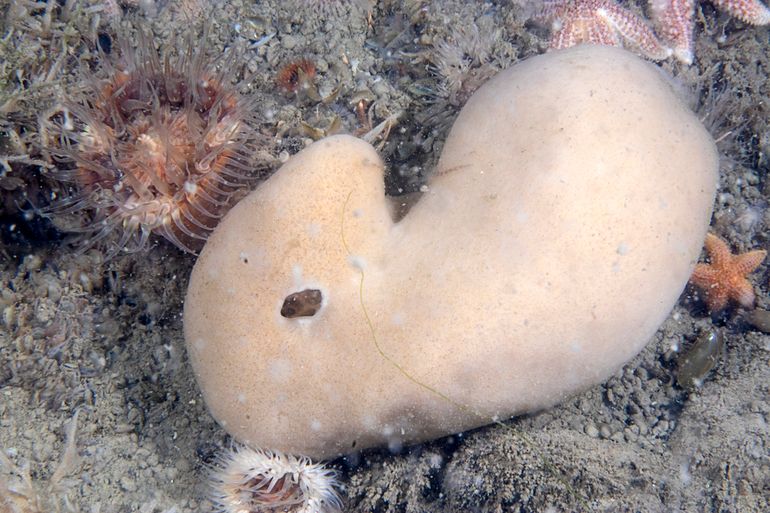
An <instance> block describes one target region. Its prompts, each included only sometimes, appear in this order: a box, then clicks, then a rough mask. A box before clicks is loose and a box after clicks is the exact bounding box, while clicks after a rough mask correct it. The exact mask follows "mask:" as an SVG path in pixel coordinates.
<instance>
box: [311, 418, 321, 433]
mask: <svg viewBox="0 0 770 513" xmlns="http://www.w3.org/2000/svg"><path fill="white" fill-rule="evenodd" d="M310 429H312V430H313V431H321V421H319V420H318V419H313V420H311V421H310Z"/></svg>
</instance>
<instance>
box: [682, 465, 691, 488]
mask: <svg viewBox="0 0 770 513" xmlns="http://www.w3.org/2000/svg"><path fill="white" fill-rule="evenodd" d="M679 479H681V480H682V484H683V485H685V486H687V485H688V484H690V481H691V480H692V475H691V474H690V464H689V463H688V462H686V461H685V462H684V463H682V464H681V465H679Z"/></svg>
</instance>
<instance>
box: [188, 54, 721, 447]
mask: <svg viewBox="0 0 770 513" xmlns="http://www.w3.org/2000/svg"><path fill="white" fill-rule="evenodd" d="M717 164H718V159H717V153H716V150H715V147H714V143H713V141H712V139H711V137H710V136H709V134H708V133H707V132H706V130H705V129H704V128H703V127H702V126H701V124H700V123H699V122H698V120H697V119H696V118H695V116H694V115H693V114H692V113H691V112H690V111H688V110H687V109H686V108H685V107H684V106H683V105H682V104H681V103H680V101H679V100H678V99H677V98H676V96H675V95H674V94H673V93H672V92H671V90H670V88H669V86H668V84H667V83H666V82H665V81H664V80H663V78H662V77H661V76H660V74H659V73H658V71H657V70H656V69H655V68H654V67H653V66H652V65H650V64H648V63H646V62H643V61H641V60H639V59H638V58H636V57H635V56H633V55H631V54H629V53H626V52H624V51H622V50H619V49H614V48H605V47H593V46H581V47H576V48H572V49H569V50H565V51H558V52H551V53H548V54H546V55H542V56H539V57H535V58H532V59H529V60H526V61H524V62H522V63H519V64H517V65H515V66H514V67H512V68H511V69H509V70H507V71H505V72H502V73H500V74H499V75H498V76H497V77H495V78H494V79H492V80H491V81H490V82H489V83H487V84H486V85H485V86H483V87H482V88H481V89H480V90H479V91H478V92H477V93H475V94H474V95H473V97H472V98H471V99H470V100H469V102H468V104H467V105H466V106H465V108H464V109H463V111H462V112H461V113H460V115H459V117H458V119H457V122H456V123H455V125H454V127H453V129H452V132H451V134H450V136H449V138H448V140H447V142H446V145H445V148H444V153H443V155H442V157H441V161H440V163H439V166H438V169H437V170H436V171H435V173H434V176H433V177H432V179H431V181H430V183H429V187H428V192H427V193H426V194H424V196H423V197H422V198H421V199H420V200H419V201H418V203H417V204H416V205H415V206H414V207H413V208H412V210H411V211H409V212H408V214H407V215H406V216H405V217H404V218H403V219H402V220H400V221H399V222H398V223H394V222H393V220H392V216H391V211H390V208H389V204H388V201H387V200H386V198H385V196H384V191H383V165H382V162H381V161H380V159H379V157H378V156H377V153H376V152H375V151H374V149H373V148H372V147H371V146H370V145H368V144H366V143H364V142H362V141H360V140H358V139H355V138H352V137H347V136H338V137H331V138H327V139H324V140H321V141H319V142H317V143H315V144H313V145H311V146H310V147H308V148H307V149H305V150H303V151H302V152H300V153H299V154H298V155H296V156H295V157H293V158H292V159H291V160H290V161H289V162H287V163H286V165H284V166H283V167H282V168H281V169H280V170H279V171H278V172H277V173H276V174H275V175H274V176H273V177H271V178H270V179H269V180H268V181H267V182H266V183H264V184H263V185H262V186H261V187H260V188H259V189H258V190H257V191H255V192H254V193H252V194H251V195H250V196H248V197H247V198H246V199H244V200H243V201H242V202H241V203H239V204H238V205H237V206H236V207H235V208H234V209H233V210H232V211H231V212H230V213H229V214H228V215H227V217H226V218H225V219H224V220H223V222H222V223H221V224H220V225H219V227H218V228H217V229H216V231H215V233H214V234H213V236H212V237H211V238H210V239H209V241H208V243H207V244H206V247H205V248H204V251H203V253H202V254H201V257H200V258H199V260H198V262H197V263H196V265H195V269H194V270H193V274H192V277H191V280H190V286H189V291H188V296H187V300H186V303H185V318H184V324H185V337H186V340H187V343H188V349H189V354H190V359H191V361H192V364H193V367H194V369H195V373H196V376H197V378H198V380H199V382H200V385H201V389H202V391H203V395H204V398H205V400H206V403H207V404H208V406H209V408H210V410H211V412H212V413H213V415H214V416H215V417H216V418H217V419H218V420H219V421H220V422H221V423H222V425H223V426H224V427H225V428H226V429H227V430H228V431H229V432H230V433H231V434H232V435H233V436H234V437H235V438H236V439H238V440H239V441H241V442H243V443H245V444H248V445H251V446H255V447H263V448H269V449H277V450H281V451H285V452H288V453H293V454H304V455H307V456H311V457H315V458H328V457H333V456H335V455H338V454H342V453H346V452H350V451H352V450H358V449H363V448H366V447H371V446H376V445H385V444H391V445H393V444H395V445H399V444H402V443H409V442H415V441H421V440H426V439H431V438H435V437H439V436H442V435H446V434H450V433H454V432H458V431H462V430H465V429H468V428H472V427H475V426H479V425H482V424H485V423H488V422H490V420H491V419H492V418H494V417H499V418H505V417H508V416H511V415H514V414H517V413H521V412H526V411H531V410H534V409H538V408H544V407H547V406H549V405H552V404H554V403H556V402H559V401H561V400H563V399H564V398H565V397H567V396H568V395H570V394H573V393H575V392H577V391H579V390H581V389H584V388H586V387H588V386H590V385H593V384H595V383H598V382H600V381H602V380H604V379H606V378H607V376H609V375H610V374H611V373H613V372H615V371H616V370H617V369H618V368H619V367H620V366H621V365H622V364H623V363H625V362H626V361H628V360H629V359H630V358H632V357H633V356H634V355H635V354H636V353H637V352H638V351H639V350H640V349H641V348H642V347H643V346H644V344H645V343H646V342H647V341H648V340H649V339H650V337H651V336H652V335H653V334H654V332H655V330H656V329H657V328H658V326H659V325H660V324H661V323H662V322H663V320H664V319H665V318H666V316H667V315H668V313H669V312H670V310H671V308H672V307H673V305H674V303H675V302H676V301H677V298H678V296H679V294H680V293H681V291H682V289H683V288H684V286H685V284H686V282H687V279H688V277H689V275H690V270H691V268H692V265H693V264H694V262H695V261H696V259H697V257H698V255H699V252H700V249H701V245H702V242H703V238H704V236H705V233H706V229H707V227H708V224H709V219H710V215H711V205H712V201H713V198H714V194H715V186H716V179H717V178H716V176H717V167H718V165H717ZM362 271H363V285H362V284H361V273H362ZM308 291H310V292H308ZM314 291H320V294H319V293H317V292H314ZM293 294H299V295H295V296H292V295H293ZM303 294H304V295H303ZM297 297H299V298H300V299H298V300H296V301H292V300H291V298H297ZM287 298H288V300H287ZM362 303H363V306H362ZM287 305H288V306H287ZM308 305H309V306H308ZM300 307H302V308H305V307H308V308H309V309H307V310H306V311H304V314H305V315H306V316H304V317H296V316H291V315H289V316H286V314H287V313H290V314H296V312H297V310H298V309H299V308H300ZM282 310H283V314H282ZM367 316H368V319H367ZM370 323H371V324H370ZM380 350H381V351H382V352H380Z"/></svg>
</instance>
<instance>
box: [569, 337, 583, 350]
mask: <svg viewBox="0 0 770 513" xmlns="http://www.w3.org/2000/svg"><path fill="white" fill-rule="evenodd" d="M569 350H570V351H572V352H573V353H579V352H581V351H582V350H583V345H582V344H581V343H580V341H578V340H572V341H571V342H570V343H569Z"/></svg>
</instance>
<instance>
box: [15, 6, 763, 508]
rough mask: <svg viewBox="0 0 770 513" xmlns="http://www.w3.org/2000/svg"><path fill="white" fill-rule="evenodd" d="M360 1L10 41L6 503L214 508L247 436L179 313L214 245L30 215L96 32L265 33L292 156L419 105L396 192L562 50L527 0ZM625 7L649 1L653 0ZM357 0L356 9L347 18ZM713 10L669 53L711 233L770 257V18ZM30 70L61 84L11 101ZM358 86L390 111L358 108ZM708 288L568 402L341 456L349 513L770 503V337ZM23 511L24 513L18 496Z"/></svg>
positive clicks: (105, 10)
mask: <svg viewBox="0 0 770 513" xmlns="http://www.w3.org/2000/svg"><path fill="white" fill-rule="evenodd" d="M285 3H286V4H288V3H289V2H285ZM318 3H320V2H318ZM360 3H361V2H359V1H358V0H353V1H351V2H348V3H344V5H343V6H342V7H341V8H340V9H338V10H335V9H332V8H329V6H327V7H326V8H325V10H323V12H321V13H320V14H316V15H314V14H312V13H311V7H312V4H315V2H310V1H308V2H300V3H298V5H299V7H295V6H291V5H283V4H284V2H278V1H274V2H264V3H260V4H259V5H252V4H251V3H250V2H245V1H243V2H241V1H235V2H215V4H216V5H215V8H214V11H213V15H211V16H209V15H208V14H207V11H206V8H205V3H204V2H203V1H201V0H199V1H195V0H186V1H176V2H172V1H169V2H157V3H153V2H121V3H120V6H119V7H120V9H119V11H110V8H111V5H112V3H111V2H96V1H91V2H83V3H82V4H83V5H84V6H86V7H88V6H91V7H95V9H91V10H90V11H88V12H85V11H83V12H81V13H79V14H78V16H77V17H73V18H71V19H67V20H62V19H59V18H57V16H58V11H56V10H54V12H52V19H53V27H54V28H55V27H60V28H61V27H66V28H67V31H68V32H66V33H67V34H69V35H68V36H66V37H65V38H64V41H65V45H64V47H66V48H68V49H69V50H68V53H67V58H62V59H61V60H57V58H58V57H59V56H60V55H62V53H61V51H60V50H59V49H60V48H62V46H60V45H61V38H59V39H57V41H59V43H58V44H57V45H54V46H53V47H51V48H54V50H51V51H45V49H46V48H47V47H46V46H45V45H46V44H48V43H50V41H52V40H53V39H55V38H54V37H53V36H52V35H51V34H52V31H51V30H47V29H46V27H45V26H36V25H34V24H31V23H29V21H30V19H29V18H24V19H23V20H22V21H18V20H17V21H16V22H15V24H14V27H15V28H14V34H13V35H12V36H11V37H10V38H6V39H5V40H3V41H2V42H0V52H1V53H2V55H3V58H4V60H5V67H4V68H3V67H2V66H0V69H1V70H2V75H0V94H2V96H0V105H4V109H5V110H4V111H3V112H6V115H5V117H4V119H3V120H2V125H0V128H2V130H4V131H5V132H4V133H3V134H2V135H0V154H1V155H14V156H15V157H16V158H15V159H11V160H14V162H13V163H12V164H9V168H10V169H5V168H3V169H4V170H2V174H0V199H2V206H0V216H2V218H1V219H0V237H1V238H0V242H2V245H1V246H0V313H2V315H1V316H0V449H2V451H3V454H4V455H5V457H4V458H2V457H0V497H3V496H4V495H3V494H5V496H9V493H8V492H9V488H10V489H12V490H14V491H15V492H16V494H15V495H14V497H15V499H14V500H15V504H16V505H17V506H20V507H21V511H23V512H25V513H29V512H38V511H41V512H42V511H45V512H50V511H65V512H68V511H77V512H84V513H91V512H93V513H97V512H98V513H113V512H115V513H119V512H120V513H122V512H136V511H139V512H143V513H160V512H176V513H183V512H184V513H186V512H198V511H207V510H208V508H209V504H208V501H207V497H206V496H207V491H208V490H207V484H206V476H207V472H208V467H209V466H210V465H211V464H213V463H214V461H215V457H216V454H217V452H218V451H219V450H220V449H221V448H223V447H227V446H228V445H229V444H230V443H231V441H230V440H229V438H228V436H227V435H226V433H225V432H224V431H223V430H222V429H221V428H219V427H218V426H217V425H216V423H215V422H214V421H213V419H212V418H211V417H210V416H209V415H208V413H207V412H206V409H205V407H204V405H203V404H202V401H201V398H200V394H199V392H198V389H197V385H196V383H195V381H194V378H193V376H192V373H191V369H190V367H189V364H188V362H187V360H186V355H185V351H184V345H183V338H182V320H181V316H180V312H181V309H182V300H183V297H184V293H185V289H186V284H187V278H188V275H189V272H190V269H191V267H192V264H193V262H194V256H191V255H186V254H183V253H181V252H180V251H179V250H178V249H176V248H175V247H173V246H172V245H171V244H169V243H167V242H165V241H163V240H160V239H155V241H154V244H153V246H152V247H151V248H149V251H148V252H147V253H144V254H138V255H122V256H119V257H116V258H114V259H112V260H110V261H107V262H104V261H103V256H104V255H103V253H102V252H101V251H99V249H94V250H91V251H89V252H86V253H85V254H82V255H77V254H75V252H74V250H73V247H72V245H70V244H68V243H67V239H66V237H65V234H64V233H63V232H60V231H59V230H58V229H57V228H56V225H53V224H52V223H51V222H50V221H48V220H46V219H41V218H40V217H39V216H36V215H34V213H30V214H28V215H24V213H23V212H22V211H21V210H20V208H19V206H20V207H22V208H28V203H26V202H25V194H26V196H27V197H29V198H30V199H31V200H32V201H33V202H34V203H35V204H40V203H39V202H38V201H39V200H40V201H42V200H44V199H45V198H46V197H49V196H50V194H51V192H57V193H59V192H61V191H64V189H65V188H64V187H62V186H61V185H58V184H57V183H56V182H54V181H52V180H49V179H46V178H45V177H41V175H40V174H39V170H38V168H37V167H36V166H35V165H34V164H35V163H36V161H38V160H41V161H45V160H46V156H45V155H44V154H42V153H41V151H40V149H39V147H37V146H36V145H35V141H36V140H39V137H38V134H37V133H36V129H37V127H38V125H37V124H36V123H35V119H36V116H37V114H38V113H39V112H43V111H44V110H45V109H47V108H50V107H51V106H52V105H53V104H54V103H55V98H56V94H57V93H56V90H57V89H61V90H65V91H66V90H68V88H72V87H73V84H75V83H76V80H77V78H76V77H77V76H78V75H77V73H78V72H77V68H78V62H77V61H78V60H80V61H85V62H88V60H89V59H88V58H87V57H88V53H87V52H88V51H89V48H90V51H91V52H93V44H92V43H89V41H93V40H94V39H95V38H100V39H102V40H104V39H105V38H107V39H110V40H112V39H113V38H114V37H115V34H116V33H117V32H119V31H126V30H130V28H131V27H135V26H138V25H141V26H142V27H146V29H147V30H148V31H149V32H151V33H153V34H154V35H155V38H156V40H157V41H164V40H168V38H169V34H172V33H174V32H177V31H181V30H183V29H184V27H186V26H188V25H193V26H195V25H196V24H197V25H200V23H201V22H202V21H203V19H204V18H213V21H212V24H211V39H212V41H213V43H212V44H214V45H217V44H219V45H221V44H223V43H224V42H227V43H230V42H231V41H232V40H233V39H237V38H239V37H240V38H242V39H243V40H248V41H250V42H252V46H253V48H252V49H251V50H250V51H249V52H248V53H247V54H245V56H244V59H245V60H246V67H247V68H248V69H249V70H250V71H252V72H254V73H255V82H254V83H255V86H254V94H258V95H262V96H263V101H262V103H261V105H263V106H264V109H265V112H269V113H271V114H272V117H271V121H270V123H267V124H266V127H265V129H266V130H270V131H272V133H275V134H277V135H278V136H280V142H279V146H278V148H276V154H278V155H279V156H280V154H283V155H284V156H285V155H288V154H291V153H294V152H296V151H297V150H298V149H299V148H301V147H303V146H304V145H305V144H307V143H308V142H309V140H310V139H311V138H312V137H318V136H320V135H323V134H324V133H326V132H327V131H329V127H334V126H335V124H338V125H339V126H341V127H342V130H343V131H347V132H351V133H359V134H363V133H365V132H367V131H369V130H370V129H371V128H373V127H374V126H376V125H377V124H378V123H380V122H382V121H383V120H384V119H386V118H388V117H389V116H395V115H398V114H399V113H401V116H400V118H399V120H398V123H397V124H396V125H395V126H394V127H393V129H392V130H390V132H389V134H388V137H387V140H386V141H383V140H382V138H381V137H379V138H375V144H378V145H379V147H380V150H381V153H382V154H383V156H384V158H385V159H386V161H387V162H388V164H389V165H390V166H391V170H392V173H391V176H389V178H388V181H387V185H388V188H389V191H390V192H391V193H394V194H395V193H401V192H411V191H414V190H416V189H418V188H419V186H420V185H421V183H423V180H424V176H425V175H426V174H427V173H428V172H429V171H430V169H431V168H432V166H433V165H434V163H435V161H436V159H437V157H438V155H439V153H440V150H441V141H443V140H444V138H445V136H446V133H447V131H448V129H449V127H450V126H451V122H452V120H453V119H454V116H455V115H456V113H457V112H458V110H459V108H460V107H461V106H462V104H463V102H464V101H465V99H467V97H468V95H469V94H470V93H471V92H472V91H473V90H475V88H476V87H478V85H479V84H481V83H483V81H484V80H485V79H486V78H487V77H488V76H490V75H491V74H493V73H494V72H495V70H497V69H501V68H505V67H507V66H509V65H510V64H511V63H512V62H515V61H516V60H518V59H522V58H525V57H527V56H530V55H534V54H537V53H540V52H542V51H544V50H545V48H546V46H547V37H548V31H547V29H546V28H544V27H539V26H537V25H534V24H532V23H525V20H526V15H525V14H526V11H525V9H524V8H523V7H522V6H520V5H518V4H520V3H521V2H513V3H511V2H506V1H500V2H491V3H480V2H479V3H476V2H469V3H468V4H469V5H468V6H465V5H464V4H466V2H463V1H460V0H445V1H438V0H434V1H432V2H431V1H418V0H403V1H396V0H386V1H384V2H383V1H380V2H378V3H377V4H376V6H375V7H374V9H373V10H372V11H371V16H370V17H369V16H368V14H367V12H366V11H365V10H364V11H362V10H360V9H359V4H360ZM624 3H625V4H626V5H629V6H631V7H632V8H633V9H635V10H636V11H637V12H641V10H640V9H639V5H637V4H640V3H641V2H624ZM148 6H149V7H148ZM351 9H352V10H353V11H354V13H355V14H354V16H353V22H352V24H347V23H348V22H347V21H343V20H344V18H343V17H342V16H341V15H344V14H345V13H347V12H349V11H350V10H351ZM337 11H339V12H337ZM0 12H2V13H4V15H5V18H6V22H5V26H4V30H3V33H5V32H6V31H7V30H8V25H7V23H8V21H7V20H8V18H9V16H10V15H11V14H13V12H14V11H12V10H10V9H9V4H8V0H4V1H0ZM698 12H699V15H698V16H697V28H696V31H697V40H696V46H695V49H696V50H695V51H696V62H695V63H694V64H693V65H692V66H684V65H681V64H679V63H676V62H673V61H672V62H664V63H662V65H661V68H662V69H663V70H664V71H665V72H666V73H668V74H669V75H670V76H672V77H673V78H674V81H675V82H676V83H677V84H678V85H679V87H680V88H681V90H682V91H683V92H686V93H688V94H689V97H690V99H691V100H690V102H691V104H692V106H693V107H694V108H695V109H696V110H697V111H698V112H699V113H700V114H701V115H702V117H703V118H704V120H705V122H706V124H707V125H708V126H709V128H710V129H711V131H712V133H713V134H714V136H715V138H718V139H720V142H719V147H720V151H721V154H722V166H721V171H720V173H721V179H720V185H719V192H718V197H717V201H716V204H715V214H714V219H713V222H712V230H713V231H714V232H715V233H717V234H719V235H720V236H722V237H724V238H726V239H727V240H728V241H729V242H730V244H731V245H732V247H733V248H734V249H736V250H741V251H745V250H748V249H752V248H765V249H767V247H768V233H770V211H768V209H767V207H768V201H767V196H768V194H770V184H768V183H767V171H768V168H769V167H770V162H769V161H768V158H767V155H768V154H770V127H768V125H767V120H768V119H770V106H768V105H769V104H768V98H767V97H766V96H765V95H766V92H767V91H770V79H769V78H768V77H770V53H769V52H768V44H770V43H768V29H767V28H752V27H747V26H745V25H744V24H742V23H740V22H738V21H736V20H734V19H730V18H728V17H726V16H725V15H723V14H720V13H718V12H717V11H715V10H714V9H713V7H712V5H711V4H710V3H708V2H701V3H699V7H698ZM43 14H44V13H43V12H42V11H41V12H37V13H35V15H34V17H33V18H32V20H33V21H34V20H38V21H40V20H41V18H42V17H43ZM97 15H98V16H99V20H98V21H97V20H96V17H97ZM470 20H475V23H469V21H470ZM57 23H58V25H57ZM346 24H347V25H346ZM473 27H482V28H481V29H480V30H477V31H474V28H473ZM271 34H274V35H272V37H270V39H269V40H268V41H267V42H265V41H264V39H266V37H267V36H270V35H271ZM217 41H219V43H216V42H217ZM469 41H471V42H472V44H471V43H469ZM41 44H42V45H43V46H40V45H41ZM463 45H464V46H463ZM458 46H459V47H461V48H464V49H463V50H461V51H460V53H459V54H458V50H457V48H458ZM27 50H31V51H27ZM25 52H26V53H25ZM84 55H85V57H84ZM453 55H454V56H457V55H463V56H464V57H463V59H464V61H453ZM301 57H308V58H311V59H313V60H314V61H315V62H316V66H317V68H318V70H319V77H318V80H317V82H316V84H317V88H318V92H319V95H320V96H322V97H326V98H329V96H330V95H332V94H334V91H335V90H336V88H337V87H338V86H339V87H341V92H340V93H339V96H338V97H336V98H331V99H330V100H329V101H328V102H327V103H324V102H318V101H315V100H313V99H312V98H306V97H305V98H296V97H290V96H287V95H286V94H284V93H282V92H280V91H278V90H276V88H275V86H274V82H273V80H274V76H275V73H276V72H277V70H278V68H280V67H281V66H282V65H283V64H285V63H286V62H288V61H289V60H291V59H296V58H301ZM56 62H58V64H56V66H54V64H55V63H56ZM452 62H455V64H456V65H450V64H451V63H452ZM458 62H459V64H458ZM16 67H25V68H26V69H27V71H26V72H25V75H24V78H28V77H29V78H30V79H31V78H35V77H36V78H37V79H38V80H41V79H42V78H48V79H50V80H49V81H50V82H51V83H52V85H50V86H43V87H40V88H39V89H34V91H33V92H32V93H30V94H27V95H26V96H25V97H24V98H23V99H22V101H19V102H15V103H14V104H13V105H9V104H7V103H6V100H7V99H8V96H7V95H8V94H9V93H10V92H12V91H14V90H15V88H16V87H17V86H18V78H19V76H18V75H17V74H15V73H14V69H15V68H16ZM41 77H42V78H41ZM28 85H29V83H28ZM361 100H365V104H364V105H365V106H366V108H367V109H369V108H370V107H371V115H372V119H371V121H370V120H369V119H367V116H363V117H359V116H358V115H357V113H356V106H357V105H358V103H359V102H360V101H361ZM335 119H339V121H335ZM302 122H304V123H305V125H304V128H303V125H302ZM9 129H11V130H15V131H16V132H17V133H19V132H20V133H21V134H22V135H23V137H22V143H23V144H21V145H20V144H19V141H16V140H14V138H13V137H11V136H9V132H8V130H9ZM381 135H383V134H381ZM25 150H26V151H25ZM20 155H26V156H24V157H20ZM17 204H18V205H19V206H17ZM62 223H63V222H59V224H58V226H62ZM767 279H768V267H767V264H765V265H763V266H761V267H760V268H759V270H758V271H757V272H756V273H755V274H754V275H753V276H752V281H753V283H754V284H755V287H756V291H757V296H758V305H759V307H760V308H763V309H767V308H769V307H770V298H768V287H767ZM693 292H694V291H693V290H690V289H689V288H688V289H687V290H686V291H685V293H684V294H683V295H682V298H681V299H680V301H679V303H678V305H677V307H676V308H675V310H674V312H673V313H672V314H671V316H670V317H669V319H668V320H667V321H666V323H665V324H664V325H663V326H662V327H661V329H660V330H659V331H658V333H657V334H656V336H655V337H654V339H653V340H652V341H651V342H650V344H649V345H648V346H647V347H646V349H645V350H644V351H643V352H642V353H641V354H640V355H639V356H638V357H637V358H635V359H634V360H633V361H631V362H630V363H628V364H627V365H626V366H625V367H624V368H623V369H622V370H621V371H620V372H618V373H617V374H616V375H615V376H613V377H612V378H611V379H609V380H608V381H607V382H606V383H604V384H602V385H599V386H596V387H594V388H592V389H590V390H588V391H587V392H585V393H583V394H581V395H579V396H577V397H574V398H572V399H571V400H569V401H567V402H566V403H564V404H562V405H560V406H558V407H556V408H553V409H550V410H548V411H545V412H541V413H538V414H533V415H529V416H525V417H519V418H515V419H511V420H508V421H506V422H505V423H504V424H505V425H504V426H500V425H493V426H489V427H485V428H481V429H477V430H475V431H472V432H467V433H462V434H458V435H455V436H451V437H447V438H444V439H440V440H436V441H433V442H430V443H426V444H422V445H419V446H414V447H404V448H401V449H400V450H399V451H398V452H395V453H392V452H390V451H388V450H387V449H383V450H373V451H368V452H365V453H362V454H356V455H351V456H350V457H348V458H344V459H340V460H337V461H334V462H331V465H332V466H334V467H336V468H338V469H339V470H340V471H341V473H342V482H343V484H344V490H343V499H344V503H345V507H346V511H352V512H365V511H366V512H372V511H376V512H382V513H384V512H468V511H473V512H525V511H526V512H530V511H543V512H545V511H554V512H555V511H579V510H580V511H608V512H616V511H639V512H668V511H694V512H695V511H697V512H700V511H719V512H742V513H744V512H764V511H768V510H770V504H768V502H770V456H769V452H768V447H770V428H768V422H769V421H770V403H769V402H768V388H770V379H769V378H770V366H768V362H769V361H770V337H768V335H766V334H764V333H763V332H761V331H760V330H759V328H756V327H754V326H753V325H751V324H750V323H749V322H747V320H746V314H745V312H742V311H739V310H735V309H730V310H727V311H726V312H723V313H721V314H719V315H717V316H714V317H713V318H712V317H711V316H709V315H708V313H707V312H706V311H705V308H704V305H703V303H702V302H701V301H700V300H699V299H698V298H696V297H693V296H694V294H693ZM557 315H558V312H554V316H557ZM714 328H721V329H723V330H724V334H725V340H726V343H725V348H724V350H723V351H722V352H721V353H720V354H719V355H718V356H719V358H718V363H717V365H716V367H715V369H713V370H712V371H711V372H710V373H708V374H707V375H705V376H704V377H703V383H702V386H700V387H699V388H697V389H695V390H691V391H688V390H685V389H683V388H682V387H680V386H679V385H678V384H677V383H676V379H675V376H676V369H677V357H678V354H677V352H676V351H675V349H677V348H678V349H680V350H681V351H686V350H687V349H688V348H689V347H690V346H691V345H692V343H693V342H694V340H695V339H696V338H697V337H698V335H699V334H700V333H701V332H703V331H704V330H708V329H714ZM762 328H764V329H765V330H767V327H766V326H763V327H762ZM76 411H77V412H78V413H77V419H76V420H77V422H76V426H75V429H74V431H70V429H71V428H72V427H73V423H72V420H73V418H74V416H75V412H76ZM68 432H69V433H71V434H72V437H71V440H70V442H71V443H70V444H68V443H67V434H68ZM68 447H69V450H67V448H68ZM9 465H11V466H13V469H12V468H9ZM26 478H28V481H25V479H26ZM4 507H5V509H3V508H4ZM6 511H14V509H12V508H9V506H8V504H5V505H4V503H3V502H2V500H1V499H0V512H3V513H5V512H6Z"/></svg>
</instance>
